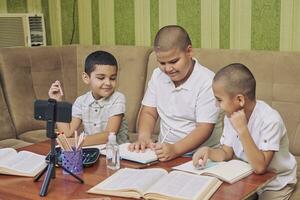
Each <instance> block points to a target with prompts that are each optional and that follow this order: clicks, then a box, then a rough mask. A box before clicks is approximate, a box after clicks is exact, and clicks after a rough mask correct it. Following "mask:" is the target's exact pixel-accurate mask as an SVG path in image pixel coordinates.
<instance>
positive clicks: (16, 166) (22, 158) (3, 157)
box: [0, 148, 47, 177]
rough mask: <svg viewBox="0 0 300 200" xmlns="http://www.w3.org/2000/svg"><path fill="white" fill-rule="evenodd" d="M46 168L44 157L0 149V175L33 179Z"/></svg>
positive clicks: (11, 149) (27, 152) (9, 149)
mask: <svg viewBox="0 0 300 200" xmlns="http://www.w3.org/2000/svg"><path fill="white" fill-rule="evenodd" d="M46 166H47V164H46V162H45V156H43V155H39V154H36V153H32V152H29V151H20V152H17V151H16V150H15V149H13V148H3V149H0V173H1V174H8V175H17V176H29V177H34V176H36V175H37V174H38V173H39V172H41V171H42V170H43V169H44V168H45V167H46Z"/></svg>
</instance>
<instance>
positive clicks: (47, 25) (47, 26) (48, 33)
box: [42, 0, 52, 45]
mask: <svg viewBox="0 0 300 200" xmlns="http://www.w3.org/2000/svg"><path fill="white" fill-rule="evenodd" d="M42 12H43V14H44V21H45V29H46V43H47V45H51V44H52V40H51V31H50V21H49V5H48V0H42Z"/></svg>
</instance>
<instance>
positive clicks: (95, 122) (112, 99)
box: [48, 51, 128, 145]
mask: <svg viewBox="0 0 300 200" xmlns="http://www.w3.org/2000/svg"><path fill="white" fill-rule="evenodd" d="M117 74H118V64H117V60H116V59H115V57H114V56H113V55H112V54H110V53H108V52H106V51H95V52H93V53H91V54H90V55H88V56H87V58H86V60H85V68H84V72H83V74H82V80H83V82H84V83H85V84H87V85H89V86H90V91H89V92H87V93H85V94H84V95H82V96H79V97H78V98H77V99H76V101H75V102H74V104H73V106H72V121H71V122H70V123H62V122H57V128H58V130H60V131H62V132H64V133H65V134H66V136H67V137H71V136H72V135H73V133H74V131H77V130H78V129H79V127H80V125H81V124H83V128H84V132H85V133H86V134H87V135H88V136H87V137H86V139H85V141H84V145H93V144H103V143H106V142H107V138H108V134H109V132H115V133H117V142H118V143H124V142H128V135H127V132H128V130H127V129H128V126H127V123H126V121H125V119H124V113H125V96H124V95H123V94H122V93H120V92H117V91H115V88H116V82H117ZM48 94H49V97H50V98H53V99H56V100H57V101H61V100H62V96H63V91H62V88H61V84H60V82H59V81H55V82H54V83H53V84H52V85H51V88H50V89H49V93H48Z"/></svg>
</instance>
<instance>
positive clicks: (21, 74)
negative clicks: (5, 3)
mask: <svg viewBox="0 0 300 200" xmlns="http://www.w3.org/2000/svg"><path fill="white" fill-rule="evenodd" d="M75 48H76V47H75V46H74V47H73V46H69V47H66V48H62V47H35V48H2V49H0V54H1V55H2V59H1V73H0V75H1V79H2V81H3V88H4V91H5V97H6V99H7V102H8V107H9V112H10V113H11V117H12V119H13V123H14V125H15V128H16V132H17V135H18V134H22V133H24V132H27V131H32V130H40V129H43V128H45V122H43V121H37V120H34V119H33V111H34V109H33V102H34V100H35V99H48V90H49V88H50V85H51V83H52V82H54V81H55V80H61V81H62V83H65V85H66V89H67V91H65V96H66V97H67V98H68V99H69V100H74V99H75V97H76V93H77V92H76V91H77V87H76V74H77V72H76V64H75V63H76V55H75V53H76V51H75ZM72 59H73V61H72ZM64 65H66V67H64ZM71 66H73V70H72V69H71ZM72 77H73V78H72ZM63 87H64V85H63ZM68 99H67V100H68ZM33 138H37V137H36V136H33Z"/></svg>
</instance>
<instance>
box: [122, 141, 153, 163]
mask: <svg viewBox="0 0 300 200" xmlns="http://www.w3.org/2000/svg"><path fill="white" fill-rule="evenodd" d="M129 145H130V143H124V144H121V145H120V156H121V158H122V159H126V160H131V161H136V162H140V163H144V164H145V163H149V162H153V161H155V160H157V156H156V154H155V152H154V151H152V150H151V149H149V148H148V149H146V150H145V152H138V153H137V152H130V151H129V150H128V146H129Z"/></svg>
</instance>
